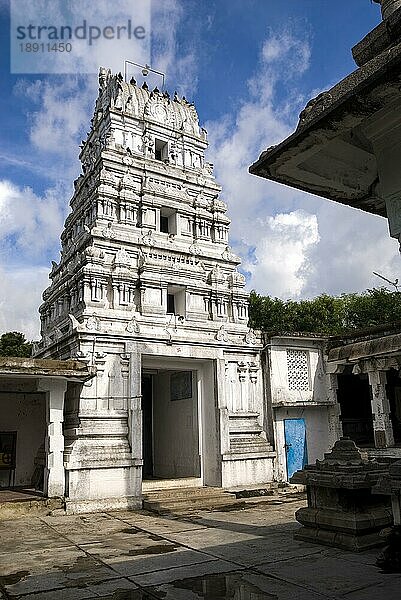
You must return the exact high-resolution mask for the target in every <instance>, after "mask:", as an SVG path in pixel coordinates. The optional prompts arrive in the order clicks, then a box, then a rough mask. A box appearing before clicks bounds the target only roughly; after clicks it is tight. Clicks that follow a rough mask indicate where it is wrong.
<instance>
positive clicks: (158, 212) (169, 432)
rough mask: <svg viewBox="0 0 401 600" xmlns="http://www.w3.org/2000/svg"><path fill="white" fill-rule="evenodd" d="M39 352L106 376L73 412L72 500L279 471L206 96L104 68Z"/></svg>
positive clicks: (106, 501) (121, 501)
mask: <svg viewBox="0 0 401 600" xmlns="http://www.w3.org/2000/svg"><path fill="white" fill-rule="evenodd" d="M99 83H100V89H99V97H98V99H97V102H96V108H95V114H94V117H93V119H92V127H91V130H90V133H89V134H88V138H87V140H86V141H85V142H84V143H83V145H82V151H81V154H80V159H81V162H82V166H83V174H82V175H80V177H79V178H78V179H77V180H76V181H75V193H74V196H73V198H72V200H71V208H72V212H71V214H70V215H69V216H68V218H67V220H66V223H65V228H64V231H63V233H62V236H61V241H62V251H61V260H60V263H59V264H56V263H53V268H52V271H51V273H50V278H51V280H52V283H51V285H50V287H49V288H48V289H47V290H46V291H45V292H44V294H43V299H44V303H43V305H42V306H41V308H40V313H41V320H42V341H41V343H40V345H39V347H38V349H37V355H39V356H43V357H54V358H56V357H57V358H69V357H79V358H80V359H81V360H86V361H87V362H88V363H89V364H90V365H91V366H94V367H96V369H97V376H96V378H95V379H94V380H93V381H92V382H89V383H87V384H85V385H84V386H83V387H82V388H79V387H77V388H76V390H75V393H74V394H71V395H70V397H69V398H68V399H67V402H66V406H65V410H64V415H65V422H64V437H65V474H66V489H65V496H66V501H67V504H69V506H70V509H71V510H86V509H88V508H89V509H93V508H100V509H101V508H108V507H119V506H136V505H138V503H139V501H140V497H141V492H142V477H144V478H149V477H150V478H160V479H169V480H176V479H188V478H191V484H192V485H211V486H222V487H230V486H236V485H249V484H257V483H266V482H268V481H271V480H272V479H273V456H274V454H273V452H272V448H271V445H270V443H269V441H268V435H267V425H266V424H267V422H268V415H267V414H266V413H267V411H266V405H265V395H264V385H263V381H262V371H261V364H260V350H261V346H260V341H259V339H258V338H257V336H255V334H254V333H253V332H252V331H250V330H249V328H248V325H247V321H248V298H247V294H246V293H245V292H244V290H243V288H244V284H245V280H244V277H243V275H241V274H240V273H239V272H238V271H237V266H238V264H239V262H240V261H239V258H238V257H237V256H235V255H234V254H233V252H232V251H231V249H230V247H229V246H228V245H227V244H228V231H229V219H228V218H227V216H226V209H227V207H226V204H225V203H224V202H223V201H222V200H221V199H220V198H219V194H220V191H221V189H220V187H219V185H218V184H217V182H216V180H215V178H214V177H213V173H212V170H213V169H212V165H211V164H208V163H206V162H205V158H204V152H205V149H206V147H207V139H206V131H205V130H204V129H202V128H201V127H200V126H199V122H198V115H197V112H196V110H195V108H194V106H193V105H192V104H190V103H188V102H187V101H186V100H185V98H179V97H178V96H177V95H174V98H170V96H169V95H168V94H167V93H166V92H164V93H162V92H160V91H159V90H158V89H157V88H156V89H154V90H153V91H150V90H149V89H148V88H147V85H146V83H145V84H144V85H143V86H142V87H139V86H137V85H136V83H135V81H134V80H131V82H130V83H126V82H125V81H124V80H123V78H122V76H121V75H118V76H112V75H111V72H110V71H106V69H101V70H100V76H99Z"/></svg>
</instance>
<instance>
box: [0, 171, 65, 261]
mask: <svg viewBox="0 0 401 600" xmlns="http://www.w3.org/2000/svg"><path fill="white" fill-rule="evenodd" d="M60 191H61V190H60V189H49V190H48V191H47V192H46V195H45V196H44V197H43V198H40V197H38V196H37V195H36V194H34V192H33V191H32V189H31V188H29V187H26V188H23V189H21V188H19V187H18V186H16V185H14V184H13V183H11V182H10V181H7V180H1V181H0V239H1V243H0V249H1V250H2V253H3V254H5V253H7V255H8V256H10V255H11V254H15V255H16V254H17V253H18V254H19V260H20V261H21V260H22V259H23V258H24V259H26V258H28V259H30V260H31V261H32V259H34V258H40V257H41V256H43V255H46V254H47V252H48V250H49V249H51V248H53V249H54V246H55V244H56V243H57V242H58V238H59V235H60V233H61V226H62V223H63V219H64V216H65V208H64V206H63V204H64V203H63V202H62V201H61V202H60V198H59V193H60Z"/></svg>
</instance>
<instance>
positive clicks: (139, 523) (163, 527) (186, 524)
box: [112, 513, 207, 535]
mask: <svg viewBox="0 0 401 600" xmlns="http://www.w3.org/2000/svg"><path fill="white" fill-rule="evenodd" d="M112 516H114V517H115V518H116V519H118V520H121V521H122V522H123V523H127V524H129V525H133V526H134V527H135V526H136V527H140V528H141V529H143V530H146V531H147V530H151V531H152V532H153V533H157V534H159V535H163V534H164V533H169V532H175V533H180V532H183V531H195V530H197V529H205V528H206V527H207V526H206V525H202V524H200V523H198V522H193V521H192V520H189V519H185V518H182V519H177V518H168V517H151V516H149V517H147V518H146V519H141V520H138V518H137V517H136V516H133V515H132V513H131V515H130V514H129V513H126V514H125V515H124V516H120V515H119V514H118V513H113V514H112Z"/></svg>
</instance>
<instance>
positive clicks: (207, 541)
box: [0, 505, 401, 600]
mask: <svg viewBox="0 0 401 600" xmlns="http://www.w3.org/2000/svg"><path fill="white" fill-rule="evenodd" d="M297 507H298V506H297V505H295V506H292V507H289V506H286V507H283V508H282V509H281V510H280V509H276V508H274V510H270V509H269V510H263V509H260V508H259V507H258V508H252V509H248V510H245V511H244V510H240V511H234V512H219V513H214V512H213V513H210V512H207V511H204V512H202V513H201V514H200V515H199V517H197V518H196V519H194V520H193V519H191V520H187V519H185V518H182V517H180V518H179V519H171V518H153V517H151V516H149V515H147V514H144V513H138V514H135V515H134V514H132V513H127V514H124V515H123V514H121V513H115V514H113V515H111V514H92V515H81V516H74V517H65V516H64V517H48V518H46V519H42V518H40V519H39V518H32V519H24V520H20V521H18V522H17V521H13V522H10V523H9V527H8V526H7V524H4V527H3V529H1V528H0V532H1V535H2V538H1V541H2V542H4V543H5V545H4V546H3V547H2V546H1V545H0V599H1V600H5V599H6V598H7V600H13V599H18V600H86V599H88V600H89V599H92V598H102V599H104V600H149V599H150V598H152V600H153V599H156V598H164V600H191V599H192V598H193V599H196V600H199V599H201V598H205V597H206V596H205V594H206V590H207V592H208V594H209V596H207V597H210V598H214V597H216V598H226V599H227V600H228V599H229V598H235V597H243V598H249V597H252V599H253V600H293V599H294V598H295V599H296V600H328V599H330V600H334V599H335V600H340V599H343V600H378V599H379V598H380V599H381V598H385V599H386V600H400V589H401V576H400V575H386V574H382V573H381V572H380V571H379V569H378V568H377V567H376V566H375V564H374V563H375V559H376V554H377V553H376V552H375V551H368V552H362V553H352V552H344V551H342V550H338V549H333V548H328V547H324V546H318V545H315V544H305V543H303V542H294V540H293V539H292V533H293V530H294V527H295V528H296V527H298V525H297V524H296V523H295V522H294V516H293V511H294V509H296V508H297ZM134 518H135V526H134V521H133V519H134ZM123 519H124V520H123ZM188 526H189V529H186V527H188ZM141 527H143V529H141ZM181 527H183V528H184V529H181ZM161 530H162V531H161ZM7 531H8V532H9V535H8V537H7ZM71 538H74V539H75V540H76V541H75V542H73V541H71ZM66 542H68V543H69V545H65V544H66ZM4 592H6V593H7V595H6V594H5V593H4ZM2 593H3V596H4V598H3V597H2V596H1V594H2ZM213 594H214V596H213Z"/></svg>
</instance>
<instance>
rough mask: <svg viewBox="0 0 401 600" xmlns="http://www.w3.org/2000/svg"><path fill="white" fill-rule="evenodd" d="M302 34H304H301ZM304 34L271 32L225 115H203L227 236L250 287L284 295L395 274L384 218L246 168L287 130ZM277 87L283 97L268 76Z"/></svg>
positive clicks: (297, 93) (296, 100)
mask: <svg viewBox="0 0 401 600" xmlns="http://www.w3.org/2000/svg"><path fill="white" fill-rule="evenodd" d="M306 37H307V36H306ZM309 61H310V48H309V44H308V39H305V38H303V39H299V38H297V37H294V35H291V33H290V32H289V30H286V31H284V32H282V33H281V34H280V33H277V32H276V33H270V35H269V36H268V38H267V39H266V40H265V42H264V44H263V46H262V50H261V56H260V62H259V64H258V65H256V69H255V73H254V75H253V76H252V77H251V79H250V80H249V82H248V91H249V95H248V97H247V98H246V99H244V101H243V102H242V104H240V105H239V106H238V109H237V112H236V114H234V115H225V116H223V117H222V118H221V119H220V120H219V121H217V122H209V123H207V125H206V126H207V129H208V131H209V137H210V141H211V145H210V150H209V158H210V159H211V161H212V162H213V163H214V165H215V171H216V175H217V178H218V179H219V181H220V183H221V184H222V186H223V193H224V195H225V198H226V201H227V202H228V205H229V215H230V217H231V219H232V227H231V240H232V243H233V246H234V248H235V250H236V251H237V252H238V253H239V254H240V256H241V257H242V258H243V269H244V271H245V272H247V274H248V276H249V277H250V280H249V282H248V283H249V285H248V287H249V288H254V289H256V290H257V291H258V292H260V293H265V294H269V295H273V296H274V295H278V296H281V297H283V298H289V297H292V298H297V297H298V298H299V297H311V296H315V295H317V294H320V293H322V292H327V293H333V294H339V293H342V292H343V291H344V292H345V291H361V290H364V289H366V288H367V287H373V286H379V285H381V282H380V280H378V279H377V278H376V279H375V277H374V276H373V275H372V271H373V270H379V271H380V272H384V273H385V274H388V275H389V276H390V277H392V276H393V277H397V276H398V274H399V272H400V270H399V266H398V265H399V257H398V252H397V244H396V243H395V242H394V241H393V240H391V239H389V237H388V232H387V226H386V221H385V220H384V219H380V218H379V217H374V216H372V215H368V214H365V213H362V212H360V211H355V210H352V209H349V208H347V207H343V206H340V205H337V204H335V203H330V202H328V201H326V200H322V199H318V198H316V197H314V196H310V195H308V194H304V193H302V192H299V191H296V190H293V189H291V188H288V187H286V186H281V185H277V184H275V183H273V182H270V181H267V180H265V179H260V178H258V177H255V176H252V175H249V173H248V167H249V165H250V164H252V163H253V162H254V161H255V160H256V159H257V158H258V156H259V154H260V152H261V151H262V150H265V149H266V148H267V147H269V146H272V145H274V144H276V143H278V142H279V141H281V140H282V139H284V138H285V137H287V135H289V133H290V132H291V131H292V130H293V129H294V125H295V123H296V118H297V113H298V112H299V110H300V109H301V108H303V106H304V104H305V102H306V100H307V99H308V98H309V97H311V95H312V94H307V95H306V97H305V95H304V93H303V91H302V90H301V89H300V81H299V80H297V78H298V77H299V75H302V73H303V72H305V70H306V69H307V68H308V65H309ZM278 83H280V85H281V86H282V85H284V86H286V94H285V95H286V98H285V100H284V101H281V100H279V99H277V97H276V91H277V84H278Z"/></svg>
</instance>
